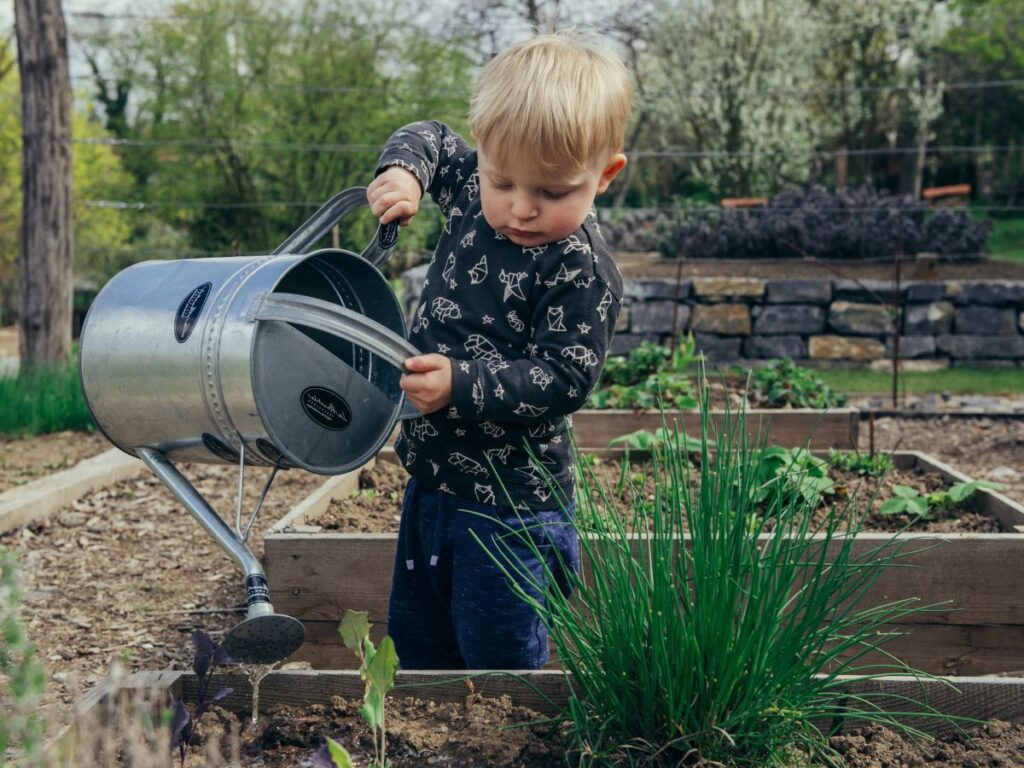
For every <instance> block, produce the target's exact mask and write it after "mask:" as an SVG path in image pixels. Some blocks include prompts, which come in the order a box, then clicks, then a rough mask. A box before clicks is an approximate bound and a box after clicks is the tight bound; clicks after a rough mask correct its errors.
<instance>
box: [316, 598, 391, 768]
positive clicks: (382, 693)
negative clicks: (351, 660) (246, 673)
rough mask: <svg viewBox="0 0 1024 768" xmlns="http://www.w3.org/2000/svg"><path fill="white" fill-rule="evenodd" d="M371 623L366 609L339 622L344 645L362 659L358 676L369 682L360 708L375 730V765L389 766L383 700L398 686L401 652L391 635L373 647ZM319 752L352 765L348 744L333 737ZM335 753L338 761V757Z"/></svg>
mask: <svg viewBox="0 0 1024 768" xmlns="http://www.w3.org/2000/svg"><path fill="white" fill-rule="evenodd" d="M372 626H373V625H372V624H370V622H369V614H368V613H366V612H365V611H353V610H347V611H345V616H344V617H343V618H342V620H341V624H339V625H338V634H339V635H340V636H341V642H343V643H344V644H345V647H346V648H348V649H349V650H352V651H354V652H355V654H356V657H357V658H358V659H359V677H361V678H362V680H363V682H364V683H366V689H365V691H364V692H363V706H362V708H361V709H360V710H359V714H361V715H362V716H363V719H364V720H365V721H366V724H367V725H369V726H370V729H371V730H372V731H373V766H374V768H388V766H389V765H390V762H389V761H388V759H387V729H386V728H385V724H384V704H385V697H386V696H387V694H388V691H390V690H391V689H392V688H394V687H395V672H397V671H398V654H396V653H395V644H394V642H393V641H392V640H391V638H390V637H388V636H385V637H384V639H382V640H381V641H380V648H376V647H374V645H373V641H372V640H370V628H371V627H372ZM324 750H326V751H327V754H326V755H324V754H323V752H324ZM317 754H318V755H320V756H321V758H323V757H326V758H328V759H330V760H331V761H332V763H324V764H323V765H325V766H330V765H332V764H333V765H335V766H337V768H346V766H350V765H351V757H350V756H349V754H348V752H347V751H346V750H345V748H344V747H342V746H341V745H340V744H338V743H337V742H333V741H331V740H330V739H328V741H327V744H325V745H324V747H323V748H321V750H320V752H318V753H317ZM336 757H337V761H335V758H336ZM343 761H347V762H343Z"/></svg>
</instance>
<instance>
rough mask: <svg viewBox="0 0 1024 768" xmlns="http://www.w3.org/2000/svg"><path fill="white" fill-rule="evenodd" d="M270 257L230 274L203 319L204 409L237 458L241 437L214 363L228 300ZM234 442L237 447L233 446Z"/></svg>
mask: <svg viewBox="0 0 1024 768" xmlns="http://www.w3.org/2000/svg"><path fill="white" fill-rule="evenodd" d="M272 258H274V257H273V256H268V257H266V258H263V259H259V260H256V261H251V262H249V263H248V264H246V265H245V266H244V267H243V268H242V269H240V270H238V271H237V272H236V273H235V274H233V275H232V276H231V279H230V280H228V281H227V282H226V283H225V284H224V285H223V286H222V287H221V289H220V291H218V293H217V302H216V304H215V305H214V308H213V311H212V312H211V313H210V316H209V318H207V320H206V339H205V344H204V347H203V349H204V363H205V365H204V369H205V370H204V374H205V375H204V379H205V384H206V386H205V387H204V389H205V392H206V409H207V411H208V412H209V414H210V416H211V418H212V419H213V421H214V423H216V424H217V427H218V428H219V430H220V436H221V438H223V439H225V440H227V441H228V442H229V443H230V445H231V448H232V449H233V450H234V451H235V453H236V455H237V453H238V452H239V451H240V450H241V447H242V438H241V435H239V434H238V430H237V429H235V427H234V425H233V424H231V422H230V420H229V419H228V417H227V408H226V407H225V406H224V393H223V392H222V391H221V386H220V377H219V376H217V375H216V374H217V362H218V361H219V359H220V334H221V328H222V327H223V325H224V320H225V318H226V316H227V313H226V311H225V310H226V309H227V308H228V307H229V306H230V305H231V301H232V300H233V299H234V298H235V295H236V294H237V292H238V289H239V288H240V287H241V285H242V283H244V282H245V280H246V279H247V278H248V277H249V275H251V274H252V273H253V272H255V271H256V270H257V269H259V268H260V267H261V266H263V265H264V264H265V263H266V262H267V261H269V260H270V259H272ZM236 442H237V445H235V443H236Z"/></svg>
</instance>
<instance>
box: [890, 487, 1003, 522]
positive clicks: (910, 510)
mask: <svg viewBox="0 0 1024 768" xmlns="http://www.w3.org/2000/svg"><path fill="white" fill-rule="evenodd" d="M1002 487H1003V486H1002V485H1000V484H999V483H990V482H989V481H987V480H971V481H970V482H967V483H954V484H953V485H951V486H950V487H949V488H948V489H946V490H943V491H933V492H932V493H926V494H921V493H920V492H919V491H918V490H917V489H916V488H911V487H910V486H908V485H894V486H893V487H892V492H893V497H892V498H891V499H886V500H885V501H883V502H882V506H881V507H880V508H879V510H878V511H879V513H881V514H883V515H904V514H907V515H913V516H914V518H915V519H921V518H923V519H931V518H932V517H934V516H935V514H936V513H942V512H948V511H949V510H950V509H952V508H953V507H954V506H955V505H957V504H959V503H961V502H963V501H966V500H967V499H968V498H970V497H971V496H972V495H974V492H975V491H978V490H981V489H983V488H984V489H988V490H993V491H997V490H999V489H1001V488H1002Z"/></svg>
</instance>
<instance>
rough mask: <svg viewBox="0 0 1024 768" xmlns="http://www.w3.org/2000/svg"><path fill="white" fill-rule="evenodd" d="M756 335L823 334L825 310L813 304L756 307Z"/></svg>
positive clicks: (754, 313)
mask: <svg viewBox="0 0 1024 768" xmlns="http://www.w3.org/2000/svg"><path fill="white" fill-rule="evenodd" d="M753 315H754V333H755V334H776V333H779V334H782V333H803V334H808V335H809V334H812V333H821V332H822V331H824V330H825V308H824V307H818V306H815V305H813V304H772V305H769V306H763V307H754V309H753Z"/></svg>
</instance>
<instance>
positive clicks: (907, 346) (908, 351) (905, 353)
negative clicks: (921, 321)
mask: <svg viewBox="0 0 1024 768" xmlns="http://www.w3.org/2000/svg"><path fill="white" fill-rule="evenodd" d="M892 341H893V339H892V336H887V337H886V338H885V356H886V357H892ZM935 349H936V347H935V337H934V336H900V359H901V360H902V359H906V358H914V357H931V356H932V355H934V354H935Z"/></svg>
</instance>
